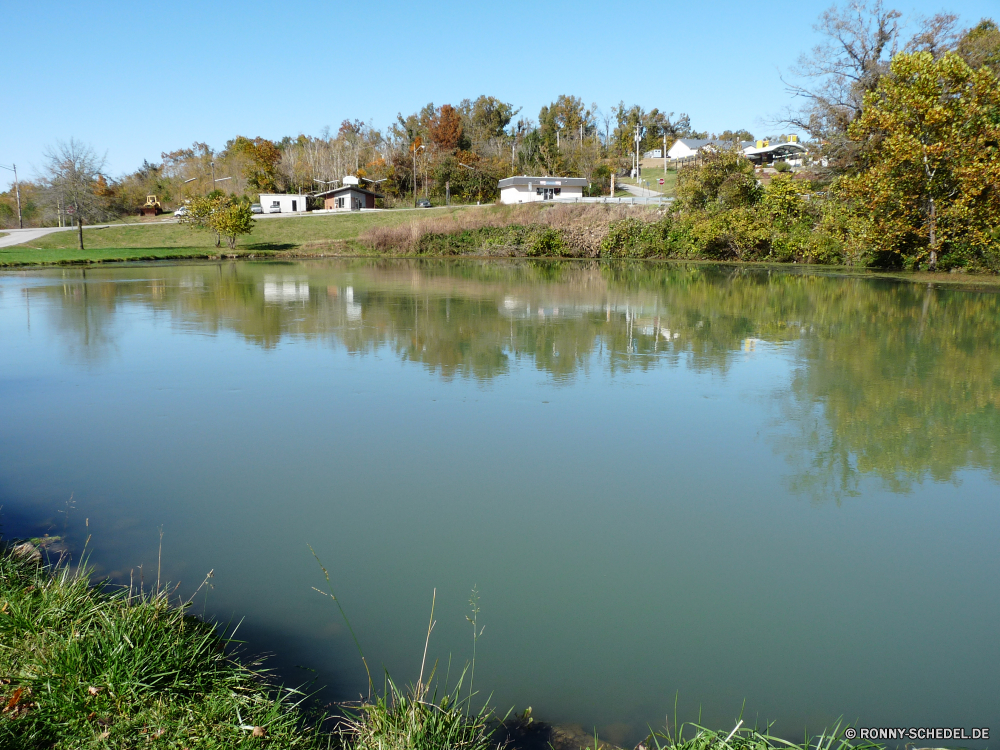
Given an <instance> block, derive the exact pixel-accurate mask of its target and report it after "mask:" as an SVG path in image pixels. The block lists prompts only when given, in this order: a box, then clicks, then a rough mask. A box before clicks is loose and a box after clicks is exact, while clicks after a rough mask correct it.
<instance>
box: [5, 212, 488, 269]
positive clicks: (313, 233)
mask: <svg viewBox="0 0 1000 750" xmlns="http://www.w3.org/2000/svg"><path fill="white" fill-rule="evenodd" d="M461 210H467V209H462V208H455V207H452V208H432V209H418V210H410V211H384V212H372V213H367V212H365V213H343V214H325V215H320V216H290V217H282V218H275V219H271V218H267V219H260V220H258V221H257V222H256V224H255V226H254V231H253V234H251V235H250V236H249V237H241V238H240V240H239V242H238V244H237V247H236V250H237V252H238V253H240V254H256V255H268V254H274V253H281V252H294V253H306V254H307V253H309V252H310V250H315V251H317V252H321V251H323V250H324V249H325V250H330V249H332V247H331V246H332V245H334V244H335V243H338V242H341V241H343V240H349V239H353V238H355V237H357V236H358V235H359V234H360V233H361V232H363V231H364V230H366V229H368V228H369V227H372V226H375V225H382V226H393V225H396V224H402V223H406V222H409V221H413V220H415V219H422V218H426V217H428V216H444V215H446V214H448V213H451V212H453V211H461ZM468 210H475V209H468ZM478 210H490V209H478ZM83 237H84V243H85V245H86V249H85V250H82V251H81V250H78V249H77V233H76V232H74V231H67V232H53V233H52V234H48V235H46V236H44V237H41V238H39V239H37V240H33V241H31V242H28V243H25V244H23V245H15V246H13V247H5V248H0V266H11V265H25V264H29V265H30V264H38V263H83V262H88V261H89V262H102V261H116V260H152V259H165V258H206V257H213V256H217V255H218V254H219V252H220V250H219V249H218V248H216V247H215V235H214V234H212V233H211V232H205V231H197V230H194V229H191V228H189V227H187V226H185V225H183V224H174V223H169V224H164V223H155V224H154V223H142V224H139V223H136V224H123V225H119V226H112V227H107V228H103V229H99V228H94V229H87V228H86V227H84V234H83ZM225 250H226V248H225V245H224V244H223V248H222V251H225Z"/></svg>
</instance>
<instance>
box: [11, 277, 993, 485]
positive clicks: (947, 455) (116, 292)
mask: <svg viewBox="0 0 1000 750" xmlns="http://www.w3.org/2000/svg"><path fill="white" fill-rule="evenodd" d="M54 276H55V277H56V278H53V277H52V276H50V277H49V282H50V283H47V284H44V285H39V286H34V287H32V288H31V289H30V290H29V293H30V295H42V296H44V297H47V298H48V301H49V302H52V303H55V304H54V305H51V306H52V307H54V308H55V316H54V318H53V320H54V324H55V326H56V328H57V329H58V330H59V331H60V334H61V335H62V336H63V340H64V342H65V345H66V346H67V349H68V350H69V351H70V352H72V354H73V356H75V357H80V358H83V359H86V360H88V361H91V362H96V361H100V360H101V359H102V358H104V357H107V356H109V353H110V352H113V351H114V348H115V346H116V340H117V337H118V336H119V332H120V330H121V326H120V325H119V321H117V320H116V317H117V316H116V312H117V311H119V310H121V309H122V308H123V307H130V306H139V307H141V308H144V309H147V310H149V311H151V312H153V313H156V314H162V315H166V316H169V318H170V320H171V321H172V322H173V324H174V325H178V326H183V327H185V328H190V329H196V330H199V331H202V332H207V333H212V334H217V333H220V332H233V333H236V334H238V335H239V336H241V337H243V338H244V339H245V340H246V341H248V342H251V343H253V344H255V345H257V346H260V347H264V348H273V347H276V346H277V345H278V344H279V343H280V342H281V341H283V340H285V339H305V340H318V341H326V342H329V344H330V345H331V346H339V347H344V348H345V349H346V350H347V351H349V352H351V353H352V354H356V355H358V356H364V355H367V354H371V353H373V352H376V351H380V350H388V351H391V352H393V353H394V354H395V356H397V357H399V358H400V359H401V360H404V361H410V362H417V363H420V364H422V365H424V366H425V367H426V368H428V369H429V370H431V371H433V372H435V373H438V374H439V376H440V377H442V378H445V379H452V378H473V379H476V380H478V381H483V382H488V381H490V380H492V379H494V378H497V377H499V376H503V375H506V374H508V373H510V372H511V371H512V370H513V369H514V368H515V367H516V366H522V367H523V366H525V365H529V366H531V365H533V366H534V367H535V368H537V370H538V371H539V372H541V373H544V374H545V375H547V376H548V377H551V378H552V379H554V380H555V381H558V382H564V381H566V382H568V381H572V380H573V379H575V378H577V377H580V376H585V375H586V374H588V373H589V372H590V371H591V370H592V369H594V368H604V369H605V370H606V371H607V372H608V373H610V374H611V375H614V374H616V373H624V372H629V371H634V370H648V369H651V368H657V367H675V366H678V365H680V364H683V365H684V366H686V367H688V368H690V369H692V370H694V371H698V372H710V373H714V374H719V375H728V374H729V373H730V370H731V368H732V366H733V365H734V363H736V362H737V361H739V360H740V358H741V357H743V356H744V351H745V350H746V349H749V348H752V347H754V346H756V345H757V344H758V343H759V344H760V345H761V346H762V347H764V346H770V347H781V348H782V351H785V352H787V353H788V354H789V355H790V356H791V357H792V359H793V361H794V368H793V374H792V377H791V381H790V384H788V383H777V382H776V383H775V391H776V396H777V399H776V401H777V404H778V407H779V411H780V415H781V416H780V419H779V420H778V425H779V426H778V427H777V428H776V429H775V431H774V435H773V438H772V439H773V441H774V446H775V448H776V450H778V451H779V452H780V453H781V454H782V455H784V456H785V458H786V459H787V460H788V461H789V462H790V464H791V465H792V467H793V472H792V476H791V478H790V479H789V483H790V486H791V488H792V489H793V490H794V491H796V492H800V493H805V494H808V495H812V496H813V497H815V498H817V499H826V498H837V499H838V500H839V498H841V497H844V496H850V495H852V494H855V493H857V492H858V491H859V482H860V481H861V479H862V478H863V477H866V476H870V477H874V478H877V479H878V480H880V481H881V482H882V483H884V485H885V486H886V487H887V488H889V489H891V490H893V491H896V492H906V491H907V490H908V489H909V488H910V487H911V486H912V485H913V483H915V482H921V481H924V480H925V479H932V480H934V481H958V478H959V472H961V471H962V470H963V469H979V470H985V471H988V472H990V474H991V475H992V477H993V479H994V480H997V481H1000V357H998V356H997V352H998V351H1000V295H996V294H992V293H982V292H967V291H957V290H948V289H937V288H932V287H931V286H921V285H917V284H913V283H905V282H897V281H892V280H885V279H877V278H870V277H859V276H838V275H835V274H830V273H809V272H794V271H789V270H781V271H777V270H768V269H760V268H746V267H739V268H732V267H724V266H707V265H679V264H648V263H647V264H640V263H636V264H622V265H607V264H599V263H596V262H593V263H588V262H573V263H559V262H548V261H523V260H522V261H511V262H497V261H489V262H485V261H484V262H476V261H471V262H470V261H458V262H451V261H375V260H356V261H343V260H338V261H328V262H322V261H319V262H317V261H313V262H309V263H252V262H244V263H232V262H226V263H218V264H193V265H181V266H153V267H138V266H136V267H119V268H102V269H90V270H88V271H87V272H85V273H83V272H81V271H79V270H74V269H67V270H63V271H59V272H57V273H56V274H54ZM56 279H58V281H57V282H56ZM53 282H56V283H53Z"/></svg>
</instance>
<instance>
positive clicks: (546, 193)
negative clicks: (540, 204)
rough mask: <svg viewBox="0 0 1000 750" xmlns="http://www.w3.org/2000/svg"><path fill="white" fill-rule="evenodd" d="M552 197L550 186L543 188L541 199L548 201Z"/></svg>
mask: <svg viewBox="0 0 1000 750" xmlns="http://www.w3.org/2000/svg"><path fill="white" fill-rule="evenodd" d="M552 198H553V193H552V188H545V190H544V192H543V193H542V200H543V201H550V200H552Z"/></svg>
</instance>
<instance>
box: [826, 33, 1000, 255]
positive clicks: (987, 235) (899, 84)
mask: <svg viewBox="0 0 1000 750" xmlns="http://www.w3.org/2000/svg"><path fill="white" fill-rule="evenodd" d="M849 133H850V137H851V138H852V139H853V140H854V141H856V142H857V143H858V144H859V146H860V150H861V159H860V162H859V167H858V169H857V170H856V171H855V172H854V173H853V174H851V175H848V176H846V177H845V178H843V179H842V180H841V182H840V184H839V193H840V195H841V196H843V197H845V198H846V199H847V200H848V201H850V202H851V205H852V207H853V210H854V211H856V212H857V213H858V214H860V215H861V216H862V217H863V218H864V219H865V220H866V222H867V224H868V227H869V231H868V232H867V240H868V242H870V244H871V245H872V248H873V249H874V250H875V251H876V252H877V253H879V254H881V255H882V256H883V263H889V264H903V265H908V266H915V267H920V266H924V267H926V268H929V269H931V270H933V269H935V268H936V267H937V266H938V264H939V262H940V261H941V259H942V258H946V259H947V261H948V263H947V264H948V265H971V266H973V267H976V266H984V265H985V266H986V267H991V268H993V269H994V270H996V269H997V268H998V267H1000V247H998V240H1000V237H998V236H997V233H998V230H1000V187H998V186H1000V83H998V80H997V77H996V75H994V73H993V72H992V70H990V69H989V68H988V67H985V66H984V67H982V68H980V69H978V70H973V69H972V68H971V67H969V65H968V64H967V63H966V62H965V61H964V60H963V59H962V58H961V57H960V56H959V55H957V54H955V53H948V54H946V55H944V56H943V57H941V58H939V59H935V58H934V56H933V55H932V54H931V53H929V52H920V53H915V54H900V55H897V56H896V57H895V58H894V59H893V61H892V66H891V75H887V76H884V77H883V78H882V79H881V80H880V82H879V85H878V87H877V89H876V90H875V91H872V92H870V93H869V94H868V95H866V96H865V101H864V108H863V111H862V114H861V116H860V117H859V118H858V119H857V120H855V122H854V123H852V125H851V127H850V130H849Z"/></svg>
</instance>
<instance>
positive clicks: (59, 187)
mask: <svg viewBox="0 0 1000 750" xmlns="http://www.w3.org/2000/svg"><path fill="white" fill-rule="evenodd" d="M45 161H46V164H45V172H46V175H45V178H44V184H45V187H46V188H47V191H48V194H49V199H50V200H51V201H52V202H54V203H56V205H57V206H59V207H61V209H62V210H63V211H65V212H66V213H68V214H71V215H72V216H73V219H74V220H75V221H76V225H77V232H78V237H79V245H80V249H81V250H83V224H84V222H95V221H101V220H102V219H106V218H107V216H108V210H107V201H106V200H105V196H104V195H102V194H103V193H106V191H107V185H106V183H105V181H104V179H103V178H102V177H101V170H103V169H104V157H99V156H98V155H97V154H96V153H95V152H94V150H93V149H92V148H91V147H90V146H87V145H85V144H83V143H80V142H79V141H77V140H76V139H75V138H70V139H69V141H67V142H65V143H63V142H62V141H60V142H59V143H57V144H56V146H54V147H50V148H48V149H47V150H46V151H45Z"/></svg>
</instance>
